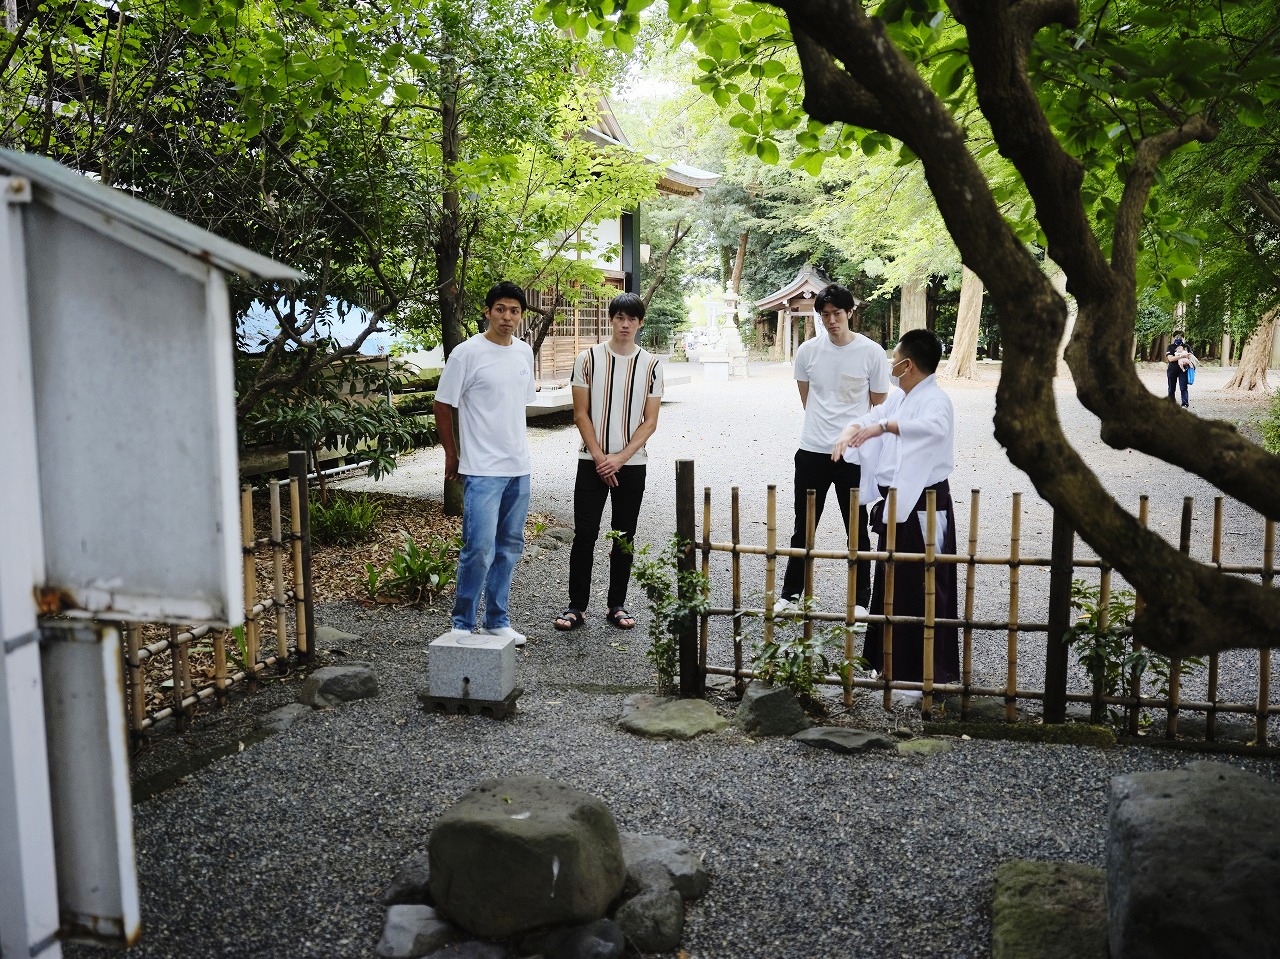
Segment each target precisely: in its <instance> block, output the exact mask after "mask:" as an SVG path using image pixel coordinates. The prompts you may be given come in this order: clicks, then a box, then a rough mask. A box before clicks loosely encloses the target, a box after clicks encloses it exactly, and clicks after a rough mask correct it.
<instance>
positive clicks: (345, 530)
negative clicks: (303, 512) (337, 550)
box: [308, 494, 382, 546]
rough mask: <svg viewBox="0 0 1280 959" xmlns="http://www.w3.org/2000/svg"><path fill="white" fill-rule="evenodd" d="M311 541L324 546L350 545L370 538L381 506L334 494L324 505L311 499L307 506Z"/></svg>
mask: <svg viewBox="0 0 1280 959" xmlns="http://www.w3.org/2000/svg"><path fill="white" fill-rule="evenodd" d="M308 515H309V518H310V520H311V538H312V539H313V540H315V541H316V542H317V543H323V544H325V545H326V546H351V545H352V544H354V543H359V542H362V541H363V540H366V539H368V538H369V537H370V536H372V535H373V530H374V527H375V526H377V524H378V520H379V519H380V518H381V516H382V507H381V506H380V505H378V504H377V503H376V502H374V501H373V500H372V499H370V498H369V496H368V494H365V495H362V496H341V495H335V496H333V497H332V498H330V500H329V502H328V503H325V502H322V501H321V500H320V499H318V498H317V499H313V500H311V501H310V502H309V503H308Z"/></svg>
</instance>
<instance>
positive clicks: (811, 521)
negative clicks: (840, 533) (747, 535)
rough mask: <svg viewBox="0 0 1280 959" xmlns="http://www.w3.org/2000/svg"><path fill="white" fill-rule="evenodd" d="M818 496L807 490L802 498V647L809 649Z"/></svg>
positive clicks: (811, 637)
mask: <svg viewBox="0 0 1280 959" xmlns="http://www.w3.org/2000/svg"><path fill="white" fill-rule="evenodd" d="M817 512H818V494H817V491H815V490H808V491H806V493H805V497H804V600H803V604H802V605H803V607H804V610H803V611H804V645H805V649H808V648H809V642H810V641H811V640H812V639H813V620H812V619H810V618H809V610H810V609H812V608H813V540H814V534H815V532H816V530H817V528H818V522H817Z"/></svg>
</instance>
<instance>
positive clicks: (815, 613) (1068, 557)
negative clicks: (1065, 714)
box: [695, 485, 1280, 745]
mask: <svg viewBox="0 0 1280 959" xmlns="http://www.w3.org/2000/svg"><path fill="white" fill-rule="evenodd" d="M895 497H896V491H895V490H890V491H889V495H888V507H887V508H886V510H885V514H886V517H887V522H886V536H885V541H884V547H885V548H884V549H868V548H859V547H860V546H869V545H870V544H860V543H858V541H857V530H856V528H855V527H854V522H853V521H854V518H855V517H856V516H857V507H858V500H857V491H856V490H855V491H853V492H852V495H851V497H850V499H851V503H850V513H849V515H850V528H849V531H848V541H847V542H848V545H847V547H846V549H844V550H833V549H818V548H816V547H815V546H814V539H815V533H816V530H815V525H816V524H815V522H814V517H815V515H816V509H815V495H814V491H812V490H811V491H809V495H808V497H807V498H806V514H807V515H806V517H805V523H804V526H803V529H804V541H805V546H804V547H791V546H786V545H779V544H778V538H777V517H776V510H777V495H776V487H774V486H772V485H770V486H769V487H768V497H767V506H766V517H765V528H766V542H765V545H758V544H752V543H744V542H742V537H741V517H740V514H739V503H740V498H739V489H738V487H737V486H734V487H733V488H732V495H731V511H730V526H731V530H730V532H731V539H730V540H729V541H728V542H722V541H719V540H715V539H713V538H712V531H711V524H712V509H711V505H712V491H711V488H710V487H704V490H703V502H702V517H703V521H702V530H701V535H700V536H698V537H697V538H696V540H695V541H696V542H697V544H698V546H697V548H699V549H701V551H702V570H703V572H704V573H706V574H707V575H708V576H710V575H711V574H712V572H713V567H712V566H711V563H710V557H711V554H712V553H724V554H728V558H729V561H730V571H731V576H732V588H731V597H732V598H731V603H732V605H731V606H728V607H725V606H713V607H710V608H708V609H707V611H706V612H705V614H703V616H702V618H701V622H700V624H699V627H700V628H699V630H698V646H697V654H698V656H697V660H698V663H699V668H700V669H701V670H702V672H703V674H704V675H717V676H728V677H731V678H732V679H733V680H734V685H735V688H736V689H737V691H738V692H741V690H742V688H743V686H744V684H745V683H746V682H748V681H750V680H754V679H759V678H760V676H759V675H758V673H757V672H756V671H754V670H753V669H751V668H749V667H748V666H747V664H746V662H745V660H746V657H747V655H748V653H747V651H746V650H744V648H743V647H744V635H743V623H744V620H747V619H759V620H760V621H761V622H762V636H761V642H763V643H765V644H768V643H771V642H773V639H774V635H775V631H776V630H777V629H778V628H779V624H780V623H784V622H786V623H795V622H797V621H799V624H800V625H799V626H798V628H802V629H803V630H804V638H805V640H806V641H808V640H809V639H810V638H811V637H812V636H813V629H814V626H815V624H823V623H827V624H831V626H832V627H835V626H843V627H845V628H844V631H843V642H842V643H838V645H837V647H836V648H839V646H841V645H842V646H843V651H844V656H845V660H846V662H849V661H852V660H853V658H854V655H853V654H854V648H853V635H854V627H855V624H881V625H882V626H883V631H882V639H883V652H884V662H883V667H884V668H883V674H881V675H877V676H875V677H874V678H870V677H868V676H856V675H850V674H848V673H846V674H845V675H844V676H841V675H834V674H832V675H825V676H822V677H820V678H818V681H819V682H821V683H823V684H828V685H833V686H840V687H842V691H843V700H844V703H845V705H846V706H847V705H850V704H851V702H852V693H853V690H855V689H859V690H868V691H875V692H879V693H882V694H883V700H884V705H885V708H890V707H891V704H892V693H893V691H895V690H903V691H918V692H921V693H922V694H923V695H922V698H921V708H922V710H923V711H924V712H925V713H926V714H928V713H929V712H930V711H931V708H932V705H933V703H934V701H936V697H938V696H939V695H958V696H960V697H961V717H962V718H965V717H967V715H968V712H969V708H970V706H971V703H972V700H973V698H974V697H994V698H998V699H1000V700H1001V701H1002V702H1003V704H1004V707H1005V719H1006V720H1007V721H1014V720H1015V719H1016V717H1017V702H1018V701H1019V700H1031V701H1045V700H1048V699H1052V700H1053V701H1054V702H1056V703H1057V704H1058V705H1057V706H1056V707H1055V708H1056V709H1057V710H1058V711H1059V712H1060V711H1061V709H1062V705H1063V704H1065V703H1068V702H1070V703H1084V704H1088V705H1089V706H1090V714H1091V718H1092V719H1093V720H1094V721H1102V720H1103V718H1104V713H1105V711H1106V710H1107V709H1108V708H1109V707H1114V708H1119V709H1122V710H1123V711H1124V713H1125V726H1126V728H1127V730H1128V731H1129V732H1130V733H1132V734H1136V733H1137V732H1138V729H1139V726H1140V714H1141V712H1142V711H1143V710H1158V711H1163V712H1164V714H1165V736H1166V737H1167V738H1170V739H1172V738H1175V737H1176V736H1177V735H1178V728H1179V717H1180V715H1185V714H1186V713H1188V712H1195V713H1203V714H1205V737H1206V738H1207V739H1210V740H1212V739H1214V738H1215V736H1216V735H1217V732H1218V729H1217V724H1216V718H1217V716H1218V715H1219V714H1238V715H1250V716H1253V717H1254V720H1255V728H1254V741H1255V743H1256V744H1257V745H1266V743H1267V736H1268V730H1267V722H1268V720H1269V718H1270V717H1273V716H1277V715H1280V703H1272V702H1270V675H1271V662H1270V651H1269V650H1262V651H1260V653H1259V663H1258V694H1257V697H1256V698H1255V699H1254V700H1253V701H1252V702H1226V701H1223V700H1222V699H1221V698H1220V696H1219V684H1220V675H1219V657H1218V656H1217V655H1214V656H1211V657H1209V659H1208V663H1207V664H1206V665H1207V682H1206V685H1205V694H1206V696H1205V697H1195V698H1187V696H1186V695H1185V692H1184V689H1183V683H1182V682H1181V680H1182V672H1181V668H1180V667H1181V665H1182V664H1181V663H1180V661H1178V660H1176V659H1175V660H1173V661H1172V662H1171V674H1170V677H1169V681H1168V683H1167V690H1166V691H1165V693H1163V694H1161V695H1156V696H1152V695H1144V694H1143V690H1142V679H1143V676H1142V674H1141V673H1140V672H1139V671H1138V669H1137V668H1136V667H1135V668H1134V669H1133V670H1131V671H1130V672H1129V673H1127V674H1126V676H1125V680H1124V682H1123V684H1122V687H1121V690H1120V692H1119V693H1107V692H1106V690H1105V689H1104V688H1103V680H1102V678H1101V677H1099V676H1095V677H1094V680H1093V689H1092V690H1091V691H1090V692H1079V691H1073V690H1069V689H1067V688H1065V684H1066V681H1067V680H1066V677H1065V675H1064V676H1063V677H1062V680H1061V682H1062V684H1063V687H1062V688H1057V687H1055V688H1054V690H1053V691H1052V692H1046V690H1044V689H1036V688H1033V687H1031V688H1029V687H1028V684H1027V683H1026V682H1025V681H1024V680H1025V677H1020V676H1019V674H1018V650H1019V640H1020V638H1021V637H1022V636H1025V635H1026V634H1042V635H1044V636H1045V637H1046V638H1047V637H1048V636H1049V635H1050V634H1051V630H1052V629H1053V628H1054V627H1053V626H1051V625H1050V623H1045V622H1038V621H1027V620H1024V619H1020V616H1019V600H1020V592H1021V591H1022V590H1023V589H1024V588H1025V584H1023V583H1021V581H1020V571H1021V569H1022V568H1023V567H1043V568H1051V567H1053V565H1054V560H1053V558H1052V557H1041V556H1024V555H1022V554H1021V549H1020V547H1021V540H1022V528H1021V527H1022V509H1021V503H1020V495H1019V494H1016V493H1015V494H1013V498H1012V503H1011V507H1012V515H1011V526H1010V529H1011V535H1010V540H1009V547H1008V552H1007V554H1006V555H993V554H990V553H986V554H980V553H979V552H978V524H979V500H980V492H979V491H978V490H976V489H975V490H973V491H972V492H971V496H970V502H969V528H968V536H969V538H968V543H967V547H968V548H967V550H965V551H963V552H962V551H961V550H960V549H959V548H958V549H957V550H956V552H955V553H954V554H944V553H942V552H941V551H940V550H936V549H934V548H933V544H934V541H935V540H934V535H933V534H934V531H935V530H936V529H937V523H938V522H939V520H938V513H937V508H936V505H935V504H934V502H933V499H932V495H931V494H930V495H929V496H928V497H927V500H928V509H927V510H925V511H924V518H923V520H922V521H923V522H924V523H925V524H926V526H927V529H926V530H924V532H925V533H926V539H925V543H926V548H925V551H924V552H922V553H917V552H905V551H899V550H896V549H895V548H894V546H895V543H896V542H897V535H896V534H897V528H898V524H897V523H896V522H894V521H893V516H894V515H895V510H894V502H895ZM1192 507H1193V503H1192V499H1191V498H1190V497H1186V498H1185V499H1184V502H1183V504H1182V517H1181V524H1180V529H1179V548H1180V549H1181V551H1182V552H1184V553H1189V552H1190V543H1191V540H1192V536H1191V524H1192V518H1193V517H1192ZM1213 510H1214V511H1213V534H1212V554H1211V558H1210V559H1209V562H1208V563H1207V565H1211V566H1213V567H1214V568H1215V569H1218V570H1220V571H1222V572H1226V573H1232V574H1238V575H1244V576H1258V577H1260V579H1261V581H1262V583H1263V584H1264V585H1268V586H1272V585H1274V581H1275V577H1276V569H1275V525H1276V524H1275V522H1274V521H1270V520H1265V521H1264V545H1263V550H1262V553H1263V555H1262V561H1261V563H1258V564H1252V563H1226V562H1224V561H1223V557H1222V537H1223V519H1222V497H1217V498H1216V499H1215V501H1214V507H1213ZM960 512H961V511H960V508H959V504H957V507H956V509H955V511H954V514H953V515H959V514H960ZM1138 518H1139V522H1140V523H1142V525H1144V526H1145V525H1147V524H1148V498H1147V497H1146V496H1143V497H1141V499H1140V502H1139V511H1138ZM911 521H914V518H913V519H912V520H911ZM1058 525H1062V524H1055V526H1058ZM1064 529H1065V533H1066V535H1068V536H1069V539H1068V540H1064V545H1065V546H1066V548H1065V549H1063V550H1061V551H1060V560H1059V562H1060V565H1059V567H1058V570H1059V572H1058V573H1056V574H1055V576H1053V577H1051V590H1061V589H1063V588H1067V589H1069V588H1070V584H1071V579H1072V578H1073V577H1074V574H1075V572H1076V571H1077V570H1097V571H1098V590H1097V593H1098V606H1099V617H1100V618H1099V620H1098V624H1099V626H1100V627H1105V626H1106V625H1107V619H1106V618H1107V616H1108V615H1109V611H1108V603H1109V600H1110V598H1111V595H1112V592H1113V584H1112V569H1111V567H1110V565H1109V564H1108V563H1106V562H1105V561H1104V560H1101V559H1096V558H1077V557H1075V556H1074V555H1073V550H1071V548H1070V545H1071V542H1070V540H1073V539H1074V534H1072V533H1071V531H1070V529H1069V528H1065V527H1064ZM1057 535H1058V532H1057V531H1056V530H1055V537H1056V536H1057ZM1055 543H1056V540H1055ZM958 545H959V544H958ZM1057 550H1058V547H1057V546H1056V545H1055V551H1057ZM745 557H762V558H763V559H764V577H765V589H764V605H763V607H761V606H757V605H755V604H750V605H748V604H747V603H745V602H744V598H743V585H742V576H743V569H742V562H743V559H744V558H745ZM793 557H795V558H799V559H802V560H803V561H804V564H805V577H804V598H805V601H804V602H803V603H802V604H801V607H800V608H799V609H798V610H796V611H795V612H793V613H791V612H789V613H788V614H787V616H786V617H785V618H784V617H782V616H775V615H774V602H775V599H776V579H775V577H776V568H777V563H778V561H779V560H780V559H782V560H786V559H790V558H793ZM859 560H869V561H871V562H875V563H880V564H883V565H882V567H881V568H882V572H883V576H884V581H885V582H884V603H883V607H884V608H883V611H882V612H875V613H869V614H866V615H855V611H854V599H853V597H854V595H855V592H856V588H857V565H856V564H857V561H859ZM822 561H838V562H844V563H846V564H847V566H846V570H847V575H846V578H845V596H844V597H843V599H844V602H843V603H841V604H840V605H841V606H843V610H842V611H840V612H835V611H832V612H825V611H822V610H817V609H814V608H813V604H812V597H813V581H814V565H815V563H817V562H822ZM910 563H914V564H922V565H923V566H924V568H925V581H926V594H925V607H924V609H923V611H921V612H920V613H916V614H914V615H907V614H905V613H903V612H900V611H897V610H895V608H894V592H895V589H894V586H895V575H894V574H895V570H896V568H897V567H898V566H901V565H903V564H910ZM944 565H952V566H956V567H957V584H956V586H957V594H958V596H957V601H958V603H959V604H960V609H961V610H962V612H961V614H960V616H959V617H958V618H953V617H943V616H939V615H937V614H936V609H935V607H934V601H933V600H934V595H935V591H934V589H933V587H932V584H933V575H934V571H935V570H936V569H937V568H939V567H940V566H944ZM980 567H1004V568H1006V569H1007V570H1008V582H1007V584H1006V594H1005V595H1006V597H1007V607H1006V608H1007V610H1008V615H1007V616H1006V618H1004V619H993V618H990V617H989V616H987V617H984V618H977V616H976V615H975V609H974V607H975V594H976V593H977V592H978V591H979V590H978V588H977V585H976V580H977V573H978V569H979V568H980ZM961 569H963V573H964V575H963V580H962V579H961V578H960V571H961ZM1068 571H1069V573H1070V574H1071V575H1070V576H1065V575H1064V574H1065V573H1066V572H1068ZM1064 582H1065V584H1066V586H1065V587H1064V586H1063V583H1064ZM877 588H879V587H877ZM961 591H963V592H961ZM985 592H986V594H987V595H988V596H989V595H990V587H989V585H988V588H987V589H986V590H985ZM756 595H758V594H756ZM1063 602H1069V600H1061V599H1059V600H1057V603H1058V605H1057V608H1059V609H1062V608H1064V607H1063V606H1062V605H1061V604H1062V603H1063ZM1136 604H1137V605H1136V609H1138V610H1140V609H1141V608H1142V597H1141V596H1137V597H1136ZM837 608H839V607H837ZM1054 608H1055V600H1054V598H1053V597H1051V598H1050V603H1049V609H1050V610H1053V609H1054ZM1054 615H1058V616H1059V617H1060V616H1061V614H1060V613H1059V614H1053V613H1052V612H1051V614H1050V619H1051V620H1052V619H1053V618H1054ZM718 617H727V618H730V619H731V620H732V630H733V638H732V648H733V665H732V666H725V665H720V664H718V663H714V662H712V661H711V656H712V653H711V652H710V651H709V650H710V647H711V643H710V639H711V629H710V623H711V621H712V620H714V619H716V618H718ZM1059 622H1060V619H1059ZM895 626H918V627H923V633H924V643H925V656H924V663H925V672H924V675H923V677H922V680H921V681H916V682H912V681H903V680H897V679H894V678H893V658H894V653H893V646H894V642H895V638H894V627H895ZM946 627H955V628H956V629H957V630H958V632H959V637H958V638H959V644H960V650H959V652H960V680H959V681H958V682H950V683H940V682H934V681H933V676H932V668H931V667H932V662H933V657H932V656H931V655H929V652H930V651H931V649H930V647H931V646H932V644H933V640H934V635H935V631H936V630H937V629H939V628H946ZM1059 628H1061V627H1059ZM975 630H978V631H988V632H1003V633H1004V634H1005V642H1004V643H1003V644H1001V645H1002V646H1003V647H1004V648H1003V652H1004V656H1005V669H1006V675H1005V676H1004V685H1002V686H995V685H990V684H985V685H984V684H979V683H978V682H975V680H974V665H973V660H974V650H973V645H974V636H973V633H974V631H975ZM837 642H838V641H837ZM1133 648H1135V649H1136V648H1139V647H1137V645H1136V644H1133ZM988 652H990V650H988ZM1059 668H1060V667H1059ZM1046 669H1048V663H1047V658H1046ZM1045 685H1048V683H1047V681H1046V682H1045ZM1206 697H1207V698H1206Z"/></svg>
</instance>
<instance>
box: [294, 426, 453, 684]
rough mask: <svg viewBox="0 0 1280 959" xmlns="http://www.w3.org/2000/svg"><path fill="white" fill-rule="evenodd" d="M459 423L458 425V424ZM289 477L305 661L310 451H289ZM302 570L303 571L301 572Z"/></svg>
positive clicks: (310, 653) (310, 602)
mask: <svg viewBox="0 0 1280 959" xmlns="http://www.w3.org/2000/svg"><path fill="white" fill-rule="evenodd" d="M455 426H456V424H455ZM289 476H290V478H291V479H292V480H293V484H292V486H293V488H292V490H291V491H290V502H291V504H292V506H293V516H292V520H293V531H294V534H295V535H296V536H297V537H298V538H297V540H295V546H294V550H293V558H294V581H295V584H296V592H295V593H294V595H295V596H296V597H298V602H297V612H298V617H297V620H296V622H295V623H294V626H295V629H296V631H297V635H298V655H299V657H300V658H302V659H304V660H308V661H309V660H311V659H312V658H313V657H314V656H315V652H316V651H315V643H314V642H313V640H314V639H315V635H316V622H315V614H316V609H315V601H314V599H315V598H314V597H313V596H312V595H311V510H310V504H309V498H310V489H309V488H308V487H307V454H306V453H305V452H303V451H300V450H294V451H292V452H291V453H290V454H289ZM298 570H301V572H300V573H299V572H298Z"/></svg>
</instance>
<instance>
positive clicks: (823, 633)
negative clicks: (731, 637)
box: [751, 600, 867, 700]
mask: <svg viewBox="0 0 1280 959" xmlns="http://www.w3.org/2000/svg"><path fill="white" fill-rule="evenodd" d="M806 602H807V603H811V602H812V600H807V601H806ZM844 634H845V628H844V627H843V626H828V627H826V628H825V629H814V630H812V635H811V636H810V638H809V639H805V637H804V623H803V621H802V620H800V619H795V618H791V617H788V618H786V619H775V620H774V628H773V638H772V639H771V640H770V641H769V642H767V643H766V642H765V641H764V637H763V636H762V637H761V638H760V639H758V640H756V641H755V642H754V643H753V644H752V652H751V668H752V670H753V671H754V672H755V673H756V675H757V676H759V677H760V678H761V679H763V680H764V681H765V682H769V683H773V684H774V685H775V686H786V687H787V688H788V689H790V690H791V691H792V692H793V693H795V694H796V696H798V697H801V698H806V699H810V700H812V699H814V697H815V696H816V695H817V692H818V684H819V683H821V681H822V678H823V677H824V676H826V675H827V674H828V673H832V672H834V673H835V674H836V675H838V676H839V677H840V678H841V679H842V680H843V681H845V682H848V681H849V680H850V679H852V678H853V676H854V674H855V673H858V672H865V671H866V667H867V662H866V660H864V659H862V658H860V657H856V656H855V657H854V658H853V659H852V660H850V659H846V658H845V655H844Z"/></svg>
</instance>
